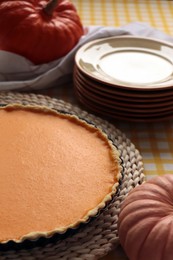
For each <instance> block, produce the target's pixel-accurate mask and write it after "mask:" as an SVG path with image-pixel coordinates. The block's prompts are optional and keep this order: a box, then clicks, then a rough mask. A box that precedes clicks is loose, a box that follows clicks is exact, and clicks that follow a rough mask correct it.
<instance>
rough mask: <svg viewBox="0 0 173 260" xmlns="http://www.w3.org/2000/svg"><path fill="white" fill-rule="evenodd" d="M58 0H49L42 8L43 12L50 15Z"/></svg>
mask: <svg viewBox="0 0 173 260" xmlns="http://www.w3.org/2000/svg"><path fill="white" fill-rule="evenodd" d="M58 2H59V0H50V1H49V2H48V3H47V4H46V5H45V7H44V8H43V10H44V12H45V13H46V14H48V15H50V16H51V15H52V14H53V11H54V10H55V8H56V7H57V5H58Z"/></svg>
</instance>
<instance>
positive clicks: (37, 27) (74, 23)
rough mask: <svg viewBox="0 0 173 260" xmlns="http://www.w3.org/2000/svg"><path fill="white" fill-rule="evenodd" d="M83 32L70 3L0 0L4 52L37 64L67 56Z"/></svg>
mask: <svg viewBox="0 0 173 260" xmlns="http://www.w3.org/2000/svg"><path fill="white" fill-rule="evenodd" d="M83 33H84V31H83V26H82V24H81V21H80V18H79V16H78V14H77V11H76V8H75V7H74V5H73V4H72V3H71V2H70V1H68V0H59V1H57V0H49V1H48V0H26V1H25V0H23V1H22V0H19V1H15V0H0V50H5V51H9V52H12V53H16V54H19V55H22V56H24V57H26V58H27V59H29V60H31V61H32V62H33V63H35V64H41V63H47V62H50V61H53V60H55V59H58V58H60V57H62V56H64V55H66V54H67V53H68V52H69V51H70V50H71V49H72V48H73V47H74V46H75V45H76V44H77V42H78V40H79V39H80V37H81V36H82V34H83Z"/></svg>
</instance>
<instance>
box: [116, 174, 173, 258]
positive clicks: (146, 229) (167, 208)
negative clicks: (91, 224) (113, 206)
mask: <svg viewBox="0 0 173 260" xmlns="http://www.w3.org/2000/svg"><path fill="white" fill-rule="evenodd" d="M118 230H119V239H120V243H121V245H122V247H123V248H124V250H125V252H126V254H127V256H128V257H129V259H130V260H172V259H173V246H172V242H173V175H169V174H166V175H163V176H157V177H155V178H153V179H151V180H148V181H146V182H145V183H144V184H142V185H140V186H138V187H136V188H134V189H133V190H132V191H131V192H130V193H129V195H128V196H127V197H126V199H125V200H124V202H123V203H122V206H121V210H120V214H119V221H118Z"/></svg>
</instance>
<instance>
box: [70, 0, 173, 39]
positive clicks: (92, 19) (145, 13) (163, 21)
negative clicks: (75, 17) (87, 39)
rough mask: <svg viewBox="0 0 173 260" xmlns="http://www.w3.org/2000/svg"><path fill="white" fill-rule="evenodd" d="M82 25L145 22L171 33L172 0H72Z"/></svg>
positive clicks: (172, 30) (116, 24)
mask: <svg viewBox="0 0 173 260" xmlns="http://www.w3.org/2000/svg"><path fill="white" fill-rule="evenodd" d="M72 2H73V3H74V4H75V5H76V7H77V10H78V13H79V14H80V17H81V19H82V21H83V24H84V25H105V26H116V27H118V26H121V25H125V24H127V23H130V22H136V21H141V22H146V23H149V24H150V25H151V26H152V27H155V28H157V29H159V30H161V31H164V32H166V33H168V34H171V35H173V26H172V23H173V1H169V0H101V1H97V0H88V1H85V0H83V1H82V0H73V1H72Z"/></svg>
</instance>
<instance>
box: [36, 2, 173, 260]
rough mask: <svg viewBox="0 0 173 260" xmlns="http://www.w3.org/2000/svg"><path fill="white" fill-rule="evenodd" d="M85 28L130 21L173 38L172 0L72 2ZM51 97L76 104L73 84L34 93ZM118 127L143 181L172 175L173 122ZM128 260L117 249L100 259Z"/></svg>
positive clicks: (121, 122) (122, 123)
mask: <svg viewBox="0 0 173 260" xmlns="http://www.w3.org/2000/svg"><path fill="white" fill-rule="evenodd" d="M73 3H74V4H75V5H76V8H77V10H78V13H79V15H80V17H81V19H82V22H83V24H84V25H85V26H89V25H104V26H115V27H118V26H121V25H126V24H128V23H130V22H135V21H141V22H146V23H148V24H149V25H151V26H152V27H155V28H157V29H159V30H161V31H163V32H165V33H167V34H170V35H172V36H173V26H172V25H173V1H169V0H112V1H111V0H105V1H104V0H102V1H97V0H95V1H94V0H88V1H85V0H73ZM36 93H40V94H46V95H49V96H51V97H56V98H59V99H63V100H64V101H66V102H71V103H72V104H77V105H78V106H79V107H80V106H81V105H80V103H78V101H77V99H76V97H75V94H74V90H73V83H72V82H71V83H70V84H67V85H65V86H60V87H59V86H58V87H57V88H56V87H54V88H51V89H47V90H40V91H36ZM112 123H113V124H115V126H116V127H117V128H119V129H120V130H121V131H122V132H124V133H125V134H126V136H127V137H128V138H130V140H131V141H132V142H133V143H134V145H135V146H136V148H137V149H138V150H139V151H140V153H141V155H142V157H143V162H144V169H145V174H146V179H149V178H151V177H153V176H155V175H162V174H165V173H171V174H172V173H173V120H168V121H165V122H158V123H134V122H123V121H119V120H114V121H113V122H112ZM111 259H117V260H125V259H127V257H126V255H125V253H124V252H123V250H122V248H121V247H120V246H119V247H118V248H117V249H114V250H113V251H112V252H110V253H109V255H107V256H105V257H104V258H103V259H102V260H111Z"/></svg>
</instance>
